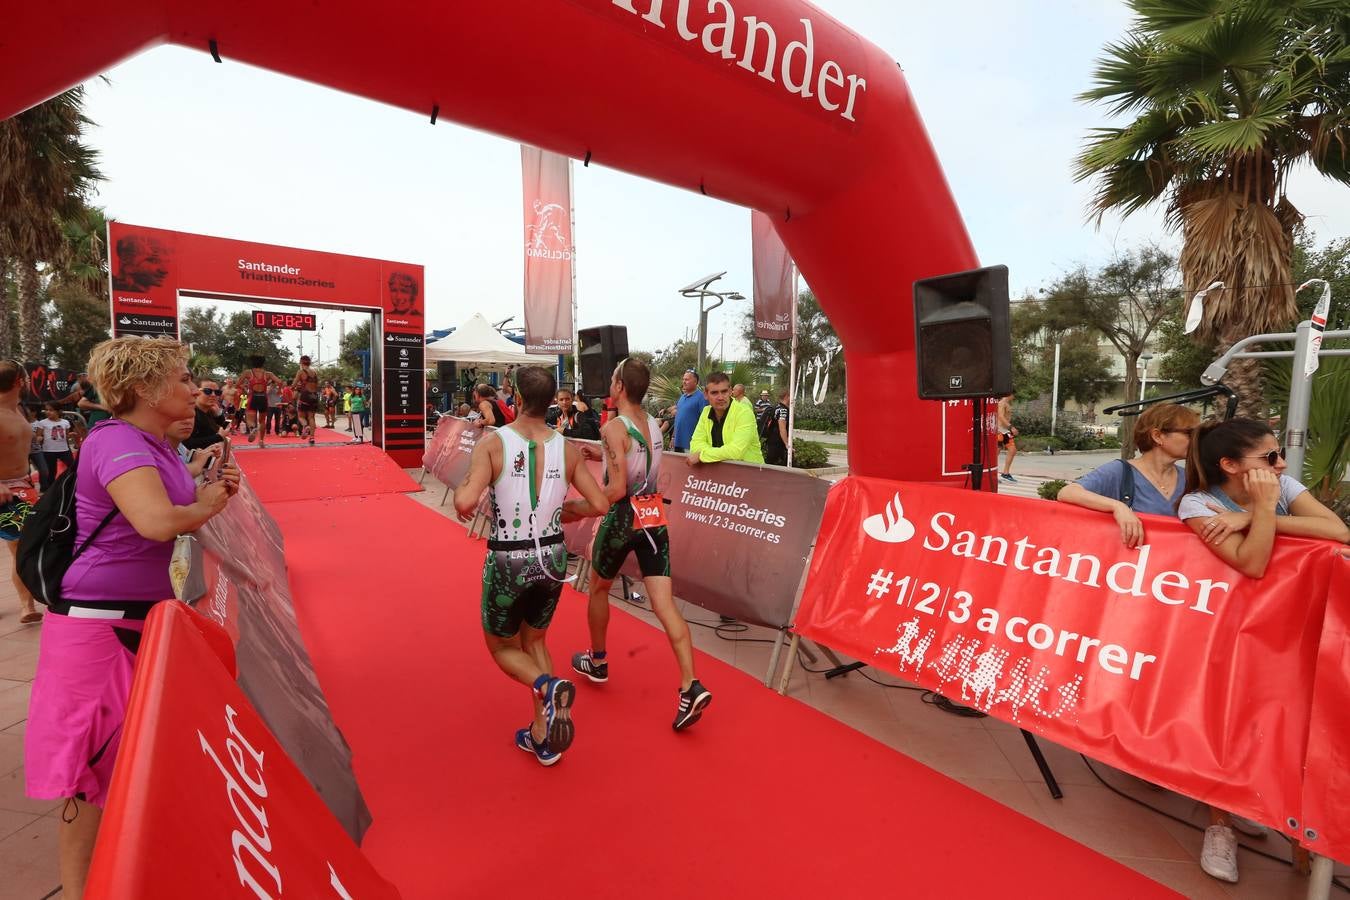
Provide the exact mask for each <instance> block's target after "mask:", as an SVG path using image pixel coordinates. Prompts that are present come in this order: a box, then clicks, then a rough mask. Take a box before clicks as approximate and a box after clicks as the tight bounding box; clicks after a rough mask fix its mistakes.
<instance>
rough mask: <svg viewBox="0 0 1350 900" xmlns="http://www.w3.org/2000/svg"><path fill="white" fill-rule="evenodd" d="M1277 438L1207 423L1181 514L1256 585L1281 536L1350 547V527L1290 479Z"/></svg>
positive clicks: (1244, 425)
mask: <svg viewBox="0 0 1350 900" xmlns="http://www.w3.org/2000/svg"><path fill="white" fill-rule="evenodd" d="M1287 467H1288V466H1287V464H1286V463H1285V461H1284V450H1283V449H1281V448H1280V442H1279V440H1278V439H1276V437H1275V433H1274V432H1273V431H1271V430H1270V428H1269V427H1268V426H1266V425H1264V424H1263V423H1261V422H1257V421H1255V420H1254V419H1229V420H1228V421H1226V422H1206V423H1204V424H1202V425H1201V426H1200V427H1199V428H1198V429H1196V434H1195V437H1194V438H1193V439H1192V441H1191V453H1190V457H1189V458H1188V459H1187V461H1186V494H1185V496H1183V497H1182V498H1181V503H1180V505H1179V506H1178V507H1177V515H1178V516H1180V518H1181V520H1182V521H1184V522H1185V523H1186V524H1187V525H1189V526H1190V527H1191V530H1193V531H1194V532H1195V533H1196V534H1198V535H1200V537H1202V538H1204V540H1205V545H1206V546H1207V547H1209V549H1210V550H1211V551H1213V552H1214V554H1215V555H1216V556H1218V557H1219V558H1220V559H1222V560H1223V561H1224V562H1226V563H1228V564H1229V565H1230V566H1232V567H1233V568H1235V569H1237V570H1238V571H1239V572H1241V573H1242V574H1243V575H1246V576H1247V577H1248V578H1260V577H1261V576H1263V575H1265V574H1266V566H1267V565H1269V563H1270V554H1271V551H1272V549H1274V546H1275V535H1276V534H1292V535H1297V536H1299V537H1310V538H1327V539H1329V540H1333V541H1339V542H1341V543H1345V542H1347V541H1350V528H1347V527H1346V524H1345V523H1344V522H1342V521H1341V518H1340V516H1338V515H1336V514H1335V513H1334V512H1332V511H1331V510H1329V509H1327V508H1326V507H1325V506H1323V505H1322V503H1321V502H1320V501H1319V500H1318V499H1317V498H1316V497H1314V496H1313V495H1312V494H1310V493H1309V492H1308V489H1307V488H1305V487H1304V486H1303V485H1301V484H1299V483H1298V481H1296V480H1295V479H1293V478H1291V477H1289V476H1288V475H1285V474H1284V470H1285V469H1286V468H1287Z"/></svg>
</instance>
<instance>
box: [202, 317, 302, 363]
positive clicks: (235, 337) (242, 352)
mask: <svg viewBox="0 0 1350 900" xmlns="http://www.w3.org/2000/svg"><path fill="white" fill-rule="evenodd" d="M178 331H179V336H180V337H181V338H182V340H183V342H184V343H186V344H190V345H191V346H192V352H193V353H195V354H202V355H203V356H206V355H209V356H212V357H215V359H216V360H218V364H219V368H221V369H224V370H225V371H226V372H228V373H230V374H238V373H239V372H242V371H244V369H246V368H248V360H249V357H250V356H254V355H257V356H261V357H263V358H264V359H266V361H267V362H266V366H267V368H268V369H270V370H271V371H273V372H276V373H277V374H278V375H284V374H285V373H286V372H287V371H288V370H293V369H294V368H295V362H294V357H293V356H292V354H291V350H290V348H289V347H287V346H286V345H285V344H284V343H283V341H282V332H281V331H279V330H277V329H275V328H255V327H254V326H253V317H252V316H251V315H250V314H249V313H248V312H247V311H245V310H237V311H235V312H232V313H230V315H229V317H228V318H226V317H225V316H224V314H222V313H221V312H220V310H218V309H216V308H214V307H210V306H197V307H193V308H191V309H189V310H186V311H185V312H184V313H183V315H182V316H181V317H180V318H179V320H178Z"/></svg>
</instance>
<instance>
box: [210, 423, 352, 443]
mask: <svg viewBox="0 0 1350 900" xmlns="http://www.w3.org/2000/svg"><path fill="white" fill-rule="evenodd" d="M366 437H367V438H369V437H370V429H369V428H367V429H366ZM314 440H315V442H316V443H320V444H350V443H351V442H352V434H351V432H350V431H335V430H333V429H331V428H323V427H320V428H316V429H315V430H314ZM230 443H231V444H233V445H234V446H236V447H250V446H255V445H254V444H250V443H249V440H248V435H245V434H232V435H230ZM307 443H309V439H308V438H298V437H295V436H294V435H279V434H269V435H268V436H267V445H268V446H269V447H270V446H272V445H273V444H276V445H277V446H278V447H300V446H302V445H304V444H307Z"/></svg>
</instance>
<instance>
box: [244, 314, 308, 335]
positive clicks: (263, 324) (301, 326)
mask: <svg viewBox="0 0 1350 900" xmlns="http://www.w3.org/2000/svg"><path fill="white" fill-rule="evenodd" d="M253 327H254V328H286V329H289V330H291V331H314V330H315V329H316V328H317V327H318V326H317V323H316V322H315V321H314V314H313V313H288V312H267V311H265V310H261V309H255V310H254V311H253Z"/></svg>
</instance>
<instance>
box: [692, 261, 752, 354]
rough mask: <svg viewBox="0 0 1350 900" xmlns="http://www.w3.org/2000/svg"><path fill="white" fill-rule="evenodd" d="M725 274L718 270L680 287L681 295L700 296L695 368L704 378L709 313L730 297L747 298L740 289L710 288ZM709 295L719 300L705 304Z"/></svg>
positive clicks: (732, 298) (734, 298)
mask: <svg viewBox="0 0 1350 900" xmlns="http://www.w3.org/2000/svg"><path fill="white" fill-rule="evenodd" d="M725 274H727V273H726V272H718V273H717V274H715V275H709V276H707V277H705V278H700V279H699V280H698V281H695V282H694V283H693V284H690V285H688V286H687V287H682V288H680V294H681V295H683V296H685V297H690V298H694V297H697V298H698V364H697V365H696V366H695V368H697V369H698V372H699V377H700V378H702V377H703V376H704V375H706V374H707V373H706V372H704V371H703V362H704V357H705V356H706V355H707V347H708V313H709V312H711V311H712V310H714V309H717V307H719V306H721V305H722V304H723V303H725V302H726V301H727V300H729V299H730V300H744V299H745V297H744V296H742V295H741V294H740V292H738V291H727V292H725V293H718V292H717V291H713V290H709V287H710V286H711V285H712V283H713V282H714V281H716V280H717V279H719V278H721V277H722V276H723V275H725ZM709 297H716V298H717V302H716V303H714V304H712V305H711V306H705V305H704V304H706V303H707V301H708V298H709Z"/></svg>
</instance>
